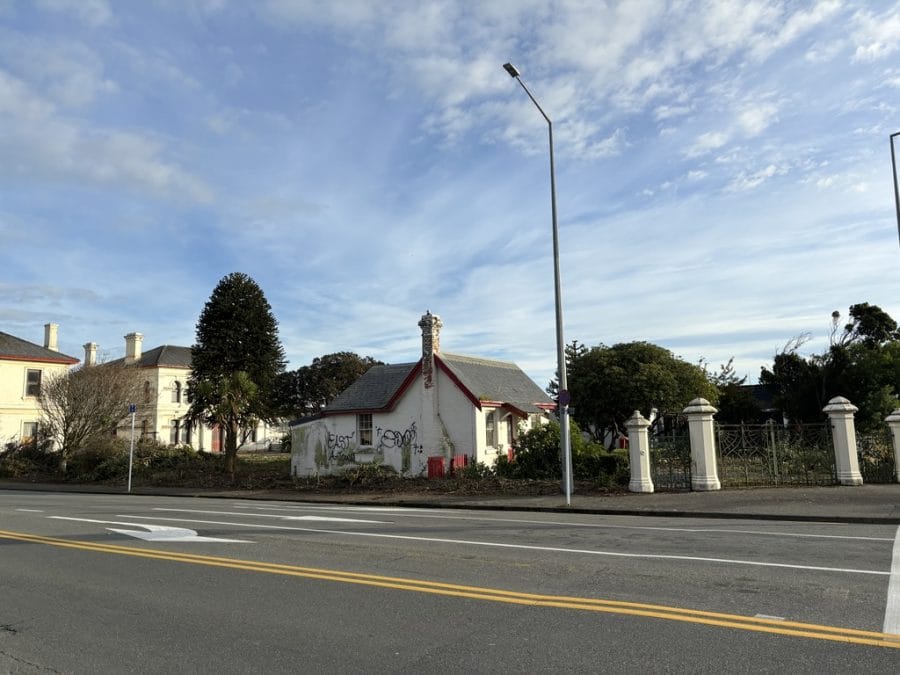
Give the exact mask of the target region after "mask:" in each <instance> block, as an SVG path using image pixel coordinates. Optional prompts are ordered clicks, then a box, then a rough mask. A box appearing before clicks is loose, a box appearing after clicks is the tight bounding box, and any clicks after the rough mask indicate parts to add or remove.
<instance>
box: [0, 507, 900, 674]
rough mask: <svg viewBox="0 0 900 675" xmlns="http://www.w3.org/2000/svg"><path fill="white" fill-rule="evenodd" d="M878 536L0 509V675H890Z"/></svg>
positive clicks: (573, 519) (886, 540) (444, 516)
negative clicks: (391, 674) (624, 674)
mask: <svg viewBox="0 0 900 675" xmlns="http://www.w3.org/2000/svg"><path fill="white" fill-rule="evenodd" d="M898 536H900V532H898V528H897V527H896V526H887V525H847V524H828V523H798V522H787V521H781V522H773V521H764V522H754V521H752V520H731V521H721V520H719V521H712V520H691V521H690V522H685V521H684V520H683V519H678V520H675V519H671V520H669V519H664V518H651V517H640V518H638V517H627V516H599V515H581V514H549V513H540V514H537V513H512V512H503V513H500V512H485V511H463V510H459V511H457V510H427V509H407V508H382V507H358V506H357V507H354V506H328V505H321V504H319V505H314V504H304V503H296V502H290V503H287V502H258V501H241V500H225V499H191V498H173V497H147V496H133V495H121V496H116V495H84V494H60V493H44V492H16V491H4V492H0V673H7V672H8V673H29V674H30V673H217V674H218V673H282V672H284V673H287V672H292V673H319V672H322V673H362V672H365V673H379V672H398V673H432V672H440V673H455V672H466V673H472V672H479V673H480V672H485V673H494V672H496V673H501V672H519V673H536V672H592V673H596V672H612V673H615V672H648V673H663V672H691V673H707V672H708V673H713V672H715V673H721V672H728V673H734V672H738V673H740V672H746V673H751V672H752V673H767V672H772V673H774V672H779V673H782V672H791V673H807V672H809V673H836V672H847V673H849V672H865V673H871V674H875V673H891V674H895V673H897V672H900V637H896V638H891V637H890V636H889V635H887V632H891V633H894V632H900V543H898Z"/></svg>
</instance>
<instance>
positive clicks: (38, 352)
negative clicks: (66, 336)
mask: <svg viewBox="0 0 900 675" xmlns="http://www.w3.org/2000/svg"><path fill="white" fill-rule="evenodd" d="M76 363H78V359H76V358H74V357H72V356H66V355H65V354H61V353H60V352H59V325H58V324H55V323H48V324H46V325H45V326H44V345H43V346H41V345H38V344H35V343H33V342H28V341H27V340H23V339H21V338H17V337H15V336H13V335H10V334H9V333H3V332H0V443H4V444H5V443H8V442H25V441H28V440H30V439H32V438H34V437H35V436H37V433H38V424H39V421H40V417H41V412H40V404H39V402H38V398H39V396H40V393H41V385H42V384H43V383H44V382H47V381H48V380H49V379H50V378H52V377H55V376H56V375H58V374H60V373H65V372H66V371H67V370H68V369H69V368H70V367H71V366H73V365H75V364H76Z"/></svg>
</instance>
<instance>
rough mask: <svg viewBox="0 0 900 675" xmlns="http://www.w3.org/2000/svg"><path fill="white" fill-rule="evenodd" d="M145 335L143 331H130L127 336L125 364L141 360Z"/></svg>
mask: <svg viewBox="0 0 900 675" xmlns="http://www.w3.org/2000/svg"><path fill="white" fill-rule="evenodd" d="M143 341H144V336H143V335H142V334H141V333H129V334H128V335H126V336H125V364H126V365H128V364H130V363H134V362H136V361H140V360H141V344H142V343H143Z"/></svg>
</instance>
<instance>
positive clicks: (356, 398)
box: [323, 362, 419, 414]
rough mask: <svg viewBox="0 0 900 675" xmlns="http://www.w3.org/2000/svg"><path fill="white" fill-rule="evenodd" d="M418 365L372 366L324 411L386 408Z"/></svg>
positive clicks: (335, 411)
mask: <svg viewBox="0 0 900 675" xmlns="http://www.w3.org/2000/svg"><path fill="white" fill-rule="evenodd" d="M417 365H419V364H418V362H416V363H399V364H396V365H385V366H372V367H371V368H369V369H368V370H367V371H366V372H365V373H363V374H362V375H361V376H360V377H359V379H358V380H356V382H354V383H353V384H351V385H350V386H349V387H347V388H346V389H344V391H342V392H341V393H340V394H338V395H337V397H336V398H335V399H334V400H333V401H332V402H331V403H329V404H328V405H327V406H325V410H324V411H323V412H325V413H326V414H327V413H337V412H349V411H351V410H381V409H383V408H386V407H387V405H388V404H389V403H390V402H391V398H393V396H394V394H396V393H397V392H398V391H399V390H400V387H401V385H402V384H403V382H404V381H405V380H406V378H407V376H408V375H409V374H410V373H411V372H412V370H413V368H415V367H416V366H417Z"/></svg>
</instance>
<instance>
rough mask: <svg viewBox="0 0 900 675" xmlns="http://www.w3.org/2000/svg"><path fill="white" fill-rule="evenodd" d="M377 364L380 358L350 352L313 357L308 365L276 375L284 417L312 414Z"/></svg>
mask: <svg viewBox="0 0 900 675" xmlns="http://www.w3.org/2000/svg"><path fill="white" fill-rule="evenodd" d="M380 364H381V361H376V360H375V359H373V358H372V357H371V356H365V357H363V356H359V355H358V354H355V353H353V352H336V353H334V354H326V355H324V356H319V357H316V358H315V359H313V361H312V363H311V364H310V365H308V366H301V367H300V368H297V370H292V371H289V372H285V373H281V374H280V375H279V377H278V405H279V408H280V409H281V411H282V414H283V415H284V416H287V417H292V416H303V415H314V414H315V413H317V412H319V411H320V410H322V408H324V407H325V406H326V405H328V404H329V403H331V401H333V400H334V398H335V397H336V396H337V395H338V394H340V393H341V392H342V391H344V389H346V388H347V387H349V386H350V385H351V384H353V383H354V382H356V380H358V379H359V377H360V376H361V375H362V374H363V373H365V372H366V371H367V370H368V369H369V368H371V367H372V366H374V365H380Z"/></svg>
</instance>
